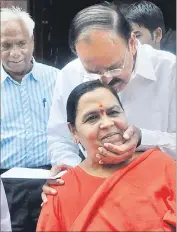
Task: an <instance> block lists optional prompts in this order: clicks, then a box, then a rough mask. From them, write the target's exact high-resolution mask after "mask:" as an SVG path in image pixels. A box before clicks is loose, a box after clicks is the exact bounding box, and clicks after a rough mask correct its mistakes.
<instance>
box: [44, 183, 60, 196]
mask: <svg viewBox="0 0 177 232" xmlns="http://www.w3.org/2000/svg"><path fill="white" fill-rule="evenodd" d="M42 190H43V192H44V193H45V195H55V194H56V193H57V190H56V189H54V188H51V187H50V186H48V185H47V184H45V185H43V187H42Z"/></svg>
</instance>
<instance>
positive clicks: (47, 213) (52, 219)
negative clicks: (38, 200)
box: [36, 195, 64, 232]
mask: <svg viewBox="0 0 177 232" xmlns="http://www.w3.org/2000/svg"><path fill="white" fill-rule="evenodd" d="M60 215H61V213H60V203H59V197H58V195H56V196H50V195H49V196H48V202H47V203H46V204H44V205H43V206H42V210H41V213H40V216H39V220H38V223H37V229H36V231H37V232H44V231H64V228H63V225H62V224H63V223H62V219H61V217H60Z"/></svg>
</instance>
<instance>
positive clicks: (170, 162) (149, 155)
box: [139, 149, 176, 170]
mask: <svg viewBox="0 0 177 232" xmlns="http://www.w3.org/2000/svg"><path fill="white" fill-rule="evenodd" d="M139 158H140V159H141V160H142V162H143V161H145V162H143V163H144V165H147V166H148V167H151V170H152V168H153V167H154V168H155V169H159V170H162V169H166V168H168V169H169V168H172V169H175V168H176V162H175V160H174V159H173V158H172V157H171V156H170V155H168V154H166V153H164V152H162V151H160V150H159V149H149V150H147V151H145V152H144V153H143V154H142V155H140V157H139Z"/></svg>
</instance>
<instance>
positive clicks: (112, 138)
mask: <svg viewBox="0 0 177 232" xmlns="http://www.w3.org/2000/svg"><path fill="white" fill-rule="evenodd" d="M120 139H122V135H121V134H120V133H109V134H107V135H105V136H104V137H103V138H102V139H101V142H102V143H115V142H118V141H120Z"/></svg>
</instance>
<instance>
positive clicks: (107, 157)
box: [96, 148, 132, 164]
mask: <svg viewBox="0 0 177 232" xmlns="http://www.w3.org/2000/svg"><path fill="white" fill-rule="evenodd" d="M96 157H97V158H98V160H99V163H100V164H118V163H121V162H123V161H125V160H127V159H130V158H132V152H125V153H124V154H123V155H118V154H114V153H113V152H110V151H108V150H106V149H105V148H103V149H102V153H101V154H97V155H96ZM100 161H101V162H100Z"/></svg>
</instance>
